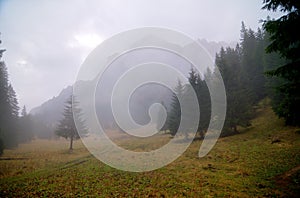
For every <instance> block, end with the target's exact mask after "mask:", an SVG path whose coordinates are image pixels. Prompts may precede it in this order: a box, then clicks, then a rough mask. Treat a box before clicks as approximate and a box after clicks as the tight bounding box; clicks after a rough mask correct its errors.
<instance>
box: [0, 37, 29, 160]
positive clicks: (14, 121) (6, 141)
mask: <svg viewBox="0 0 300 198" xmlns="http://www.w3.org/2000/svg"><path fill="white" fill-rule="evenodd" d="M0 43H1V41H0ZM4 52H5V50H4V49H1V50H0V155H1V154H2V153H3V150H4V149H5V148H13V147H16V146H17V145H18V144H19V143H22V142H27V141H30V140H31V139H32V138H33V132H32V126H33V122H32V120H31V118H30V115H28V114H27V112H26V107H25V106H24V107H23V109H22V112H21V115H19V110H20V107H19V106H18V100H17V97H16V92H15V91H14V89H13V86H12V85H11V83H10V82H9V77H8V72H7V67H6V65H5V62H4V61H2V55H3V53H4Z"/></svg>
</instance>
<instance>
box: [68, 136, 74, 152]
mask: <svg viewBox="0 0 300 198" xmlns="http://www.w3.org/2000/svg"><path fill="white" fill-rule="evenodd" d="M69 151H70V152H72V151H73V135H72V136H71V138H70V148H69Z"/></svg>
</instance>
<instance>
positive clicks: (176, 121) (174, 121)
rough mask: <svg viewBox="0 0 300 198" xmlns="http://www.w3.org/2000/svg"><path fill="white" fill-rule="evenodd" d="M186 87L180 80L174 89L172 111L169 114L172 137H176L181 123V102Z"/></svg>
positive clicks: (168, 122) (168, 124)
mask: <svg viewBox="0 0 300 198" xmlns="http://www.w3.org/2000/svg"><path fill="white" fill-rule="evenodd" d="M183 92H184V86H183V85H182V82H181V81H180V80H178V84H177V86H176V87H175V88H174V93H173V94H172V101H171V104H170V111H169V112H168V120H167V126H168V127H167V128H168V129H169V130H170V133H171V135H172V136H174V135H176V133H177V130H178V128H179V125H180V121H181V109H180V108H181V107H180V103H179V100H180V98H182V97H183Z"/></svg>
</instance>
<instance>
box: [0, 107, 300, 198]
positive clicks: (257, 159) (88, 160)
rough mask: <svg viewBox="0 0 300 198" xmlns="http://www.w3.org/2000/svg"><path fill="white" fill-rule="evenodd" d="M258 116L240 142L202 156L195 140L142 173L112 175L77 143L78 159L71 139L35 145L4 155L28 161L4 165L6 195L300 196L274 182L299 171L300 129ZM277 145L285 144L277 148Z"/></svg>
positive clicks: (156, 140) (266, 114)
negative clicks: (162, 164)
mask: <svg viewBox="0 0 300 198" xmlns="http://www.w3.org/2000/svg"><path fill="white" fill-rule="evenodd" d="M257 114H258V115H257V118H256V119H254V120H253V122H252V127H250V128H248V129H243V130H242V133H241V134H239V135H235V136H232V137H226V138H222V139H219V140H218V142H217V144H216V146H215V147H214V148H213V150H212V151H211V152H210V153H209V154H208V155H207V156H205V157H203V158H200V159H199V158H198V157H197V156H198V149H199V147H200V145H201V141H196V142H193V143H192V144H191V146H190V147H189V149H188V150H187V151H186V152H185V153H184V154H183V155H182V156H181V157H179V158H178V159H177V160H175V161H174V162H172V163H171V164H169V165H167V166H166V167H163V168H161V169H159V170H155V171H150V172H144V173H130V172H123V171H119V170H116V169H113V168H110V167H109V166H107V165H105V164H103V163H101V162H100V161H98V160H97V159H95V158H94V157H91V156H90V155H89V153H88V152H87V150H86V149H85V148H84V146H83V145H82V143H80V141H77V142H76V143H75V149H74V152H73V153H72V154H68V152H67V148H68V142H67V141H65V140H60V141H44V140H36V141H33V142H32V143H30V144H24V145H21V146H20V147H19V148H17V149H15V150H11V151H5V154H4V157H27V158H29V159H28V160H8V161H4V160H1V161H0V168H1V173H2V175H1V177H2V178H1V181H0V186H1V187H0V194H3V195H5V196H8V197H42V196H46V197H59V196H63V197H75V196H76V197H80V196H83V197H86V196H96V197H278V196H279V197H282V196H287V197H291V196H295V197H296V195H297V194H296V193H297V192H299V185H298V183H297V182H299V178H297V177H293V178H292V179H291V180H290V183H288V185H289V186H290V187H288V188H285V187H284V188H281V187H279V186H277V185H276V183H277V182H276V178H279V177H278V175H281V174H283V173H285V172H286V171H289V170H290V169H292V168H294V167H296V166H298V165H299V164H300V134H299V133H297V131H299V129H298V128H294V127H285V126H284V125H283V121H282V120H279V119H277V118H276V116H275V115H274V114H273V112H272V111H271V109H270V107H268V106H261V107H260V109H259V110H258V112H257ZM274 138H277V139H279V140H280V141H279V142H276V143H273V144H272V140H273V139H274ZM168 141H169V136H167V135H157V136H154V137H152V138H150V139H134V140H132V139H127V138H119V139H118V138H117V142H118V144H119V145H123V146H125V147H127V148H129V149H131V150H135V151H143V150H148V149H155V148H157V147H159V146H160V145H162V144H165V143H166V142H168ZM128 143H130V144H128ZM37 170H38V171H37ZM299 175H300V174H299ZM297 179H298V180H297ZM297 186H298V187H297Z"/></svg>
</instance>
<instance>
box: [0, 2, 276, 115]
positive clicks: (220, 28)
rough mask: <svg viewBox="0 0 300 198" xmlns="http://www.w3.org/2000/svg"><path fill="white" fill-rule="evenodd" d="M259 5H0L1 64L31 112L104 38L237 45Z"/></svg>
mask: <svg viewBox="0 0 300 198" xmlns="http://www.w3.org/2000/svg"><path fill="white" fill-rule="evenodd" d="M261 7H262V0H227V1H222V0H185V1H183V0H151V1H149V0H115V1H114V0H105V1H104V0H92V1H84V0H72V1H71V0H69V1H67V0H51V1H50V0H49V1H46V0H44V1H43V0H27V1H22V0H2V1H1V0H0V32H1V40H2V43H3V44H2V47H3V48H5V49H7V51H6V52H5V54H4V57H3V58H4V61H5V62H6V64H7V67H8V70H9V75H10V81H11V82H12V84H13V87H14V88H15V90H16V92H17V94H18V99H19V102H20V106H23V105H24V104H25V105H26V106H27V107H28V109H31V108H32V107H34V106H37V105H40V104H41V103H42V102H44V101H46V100H48V99H49V98H51V97H53V96H55V95H57V94H58V93H59V92H60V91H61V90H62V88H64V87H66V86H68V85H71V84H72V83H73V82H74V80H75V78H76V74H77V71H78V69H79V67H80V64H81V63H82V61H83V60H84V58H85V57H86V56H87V54H88V53H89V52H90V51H91V50H92V49H93V48H94V47H95V46H97V44H99V43H101V41H103V40H104V39H106V38H108V37H110V36H111V35H113V34H116V33H118V32H121V31H124V30H128V29H131V28H137V27H142V26H159V27H167V28H171V29H174V30H177V31H181V32H183V33H186V34H188V35H190V36H191V37H192V38H195V39H196V38H205V39H207V40H210V41H227V42H230V41H238V40H239V36H240V26H241V21H244V22H245V23H246V25H247V26H248V27H251V28H252V29H257V27H259V26H260V24H259V20H260V19H265V18H266V17H267V15H270V16H271V17H275V18H276V13H275V14H274V13H270V12H267V11H263V10H261V9H260V8H261ZM277 16H278V14H277Z"/></svg>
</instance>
